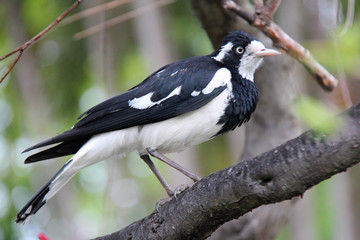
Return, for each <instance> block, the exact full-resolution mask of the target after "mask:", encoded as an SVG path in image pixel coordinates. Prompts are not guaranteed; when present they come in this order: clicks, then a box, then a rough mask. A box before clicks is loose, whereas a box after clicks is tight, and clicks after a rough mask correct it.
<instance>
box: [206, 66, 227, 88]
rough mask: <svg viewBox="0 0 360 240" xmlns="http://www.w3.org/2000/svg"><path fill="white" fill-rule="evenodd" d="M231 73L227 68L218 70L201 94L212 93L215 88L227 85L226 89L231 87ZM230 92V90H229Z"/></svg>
mask: <svg viewBox="0 0 360 240" xmlns="http://www.w3.org/2000/svg"><path fill="white" fill-rule="evenodd" d="M230 79H231V73H230V71H229V69H227V68H220V69H219V70H217V71H216V73H215V75H214V77H213V78H212V79H211V81H210V82H209V83H208V85H207V86H206V87H205V88H204V89H203V90H202V93H204V94H209V93H211V92H212V91H214V89H215V88H218V87H221V86H225V85H226V84H228V87H231V82H230ZM230 90H231V89H230Z"/></svg>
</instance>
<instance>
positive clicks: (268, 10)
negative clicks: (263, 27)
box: [264, 0, 281, 19]
mask: <svg viewBox="0 0 360 240" xmlns="http://www.w3.org/2000/svg"><path fill="white" fill-rule="evenodd" d="M280 2H281V0H267V1H266V3H265V8H264V10H265V14H266V15H267V17H268V18H269V19H272V17H273V16H274V13H275V12H276V10H277V9H278V7H279V5H280Z"/></svg>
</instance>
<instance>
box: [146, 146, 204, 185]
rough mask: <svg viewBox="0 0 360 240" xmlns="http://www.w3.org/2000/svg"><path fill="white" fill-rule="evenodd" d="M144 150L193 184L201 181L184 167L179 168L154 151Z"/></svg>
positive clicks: (151, 149) (150, 149)
mask: <svg viewBox="0 0 360 240" xmlns="http://www.w3.org/2000/svg"><path fill="white" fill-rule="evenodd" d="M146 150H147V151H148V153H149V154H150V155H151V156H153V157H156V158H157V159H159V160H160V161H163V162H164V163H166V164H168V165H169V166H171V167H173V168H175V169H176V170H178V171H179V172H181V173H182V174H184V175H185V176H187V177H189V178H191V179H192V180H193V181H194V182H196V181H199V180H200V179H201V178H200V177H199V176H198V175H196V174H195V173H192V172H190V171H189V170H187V169H185V168H184V167H182V166H180V165H179V164H177V163H176V162H174V161H172V160H170V159H169V158H167V157H166V156H164V155H162V154H161V153H159V152H158V151H157V150H156V149H153V148H150V147H148V148H146Z"/></svg>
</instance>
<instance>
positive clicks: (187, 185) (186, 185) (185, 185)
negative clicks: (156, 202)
mask: <svg viewBox="0 0 360 240" xmlns="http://www.w3.org/2000/svg"><path fill="white" fill-rule="evenodd" d="M194 183H195V182H192V183H188V184H181V185H180V186H178V187H177V188H175V190H174V198H175V199H177V197H178V195H179V194H180V193H182V192H183V191H185V190H186V189H188V188H190V187H192V185H194Z"/></svg>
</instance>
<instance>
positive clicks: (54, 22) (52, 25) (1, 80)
mask: <svg viewBox="0 0 360 240" xmlns="http://www.w3.org/2000/svg"><path fill="white" fill-rule="evenodd" d="M82 1H83V0H77V1H76V2H75V3H74V4H73V5H71V6H70V7H69V8H68V9H66V11H65V12H63V13H62V14H61V15H60V16H58V17H57V18H56V19H55V20H54V21H53V22H52V23H51V24H50V25H49V26H47V27H46V28H45V29H44V30H42V31H41V32H39V33H38V34H36V35H35V36H34V37H33V38H31V39H30V40H29V41H27V42H26V43H24V44H23V45H21V46H20V47H17V48H15V49H14V50H12V51H11V52H9V53H7V54H5V55H4V56H2V57H0V61H2V60H4V59H6V58H8V57H10V56H12V55H13V54H15V53H17V52H19V54H18V56H17V57H16V59H15V60H14V62H13V63H12V65H11V67H10V68H9V70H8V71H7V72H6V73H5V75H4V76H3V77H2V78H1V79H0V84H1V83H2V82H3V80H4V79H5V78H6V77H7V76H8V75H9V73H10V72H11V70H12V69H13V68H14V67H15V65H16V63H17V62H18V61H19V59H20V57H21V56H22V54H23V52H24V51H25V50H26V49H27V48H28V47H29V46H31V45H32V44H33V43H34V42H36V41H37V40H39V38H41V37H42V36H44V35H45V34H46V33H47V32H48V31H50V30H51V29H52V28H53V27H54V26H55V25H57V24H58V23H59V22H60V21H61V20H62V19H64V17H66V15H68V14H69V13H70V12H71V11H72V10H74V9H75V8H76V7H77V6H78V5H79V4H80V3H81V2H82Z"/></svg>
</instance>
